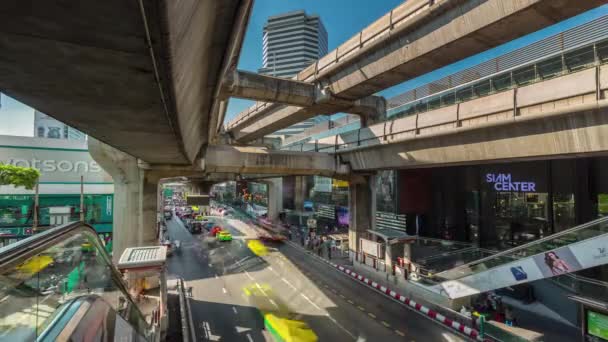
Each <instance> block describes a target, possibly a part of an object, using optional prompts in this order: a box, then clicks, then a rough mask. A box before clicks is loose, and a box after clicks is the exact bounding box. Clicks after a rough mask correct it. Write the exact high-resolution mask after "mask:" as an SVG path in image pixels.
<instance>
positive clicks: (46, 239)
mask: <svg viewBox="0 0 608 342" xmlns="http://www.w3.org/2000/svg"><path fill="white" fill-rule="evenodd" d="M81 227H88V228H90V229H91V230H92V231H93V232H95V229H94V228H92V227H91V226H89V225H87V224H85V223H82V222H70V223H66V224H63V225H60V226H57V227H54V228H51V229H49V230H46V231H44V232H42V233H38V234H34V235H32V236H30V237H28V238H26V239H23V240H20V241H17V242H15V243H12V244H10V245H8V246H5V247H2V248H0V269H2V268H4V267H5V266H6V264H13V261H14V260H16V259H17V258H23V257H27V256H30V255H36V254H38V253H39V252H41V251H40V249H42V248H44V247H50V246H52V245H53V243H55V242H58V240H61V238H62V237H63V236H65V235H66V234H69V233H71V232H74V231H76V230H78V229H79V228H81ZM95 235H97V233H96V232H95Z"/></svg>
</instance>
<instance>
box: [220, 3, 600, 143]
mask: <svg viewBox="0 0 608 342" xmlns="http://www.w3.org/2000/svg"><path fill="white" fill-rule="evenodd" d="M602 4H604V1H601V0H589V1H584V2H581V1H575V0H560V1H550V0H530V1H518V2H508V3H506V2H504V1H502V0H487V1H478V0H443V1H441V0H440V1H436V0H418V1H414V0H411V1H407V2H405V3H403V4H402V5H400V6H398V7H396V8H395V9H393V10H392V11H391V12H389V13H387V14H386V15H384V16H383V17H382V18H380V19H378V20H377V21H376V22H374V23H372V24H371V25H370V26H368V27H367V28H366V29H364V30H363V31H361V32H359V33H358V34H356V35H355V36H354V37H352V38H351V39H349V40H348V41H346V42H345V43H344V44H342V45H341V46H339V47H338V48H337V49H336V50H334V51H332V52H330V53H329V54H327V55H326V56H324V57H323V58H321V59H319V60H318V61H317V62H316V63H314V64H312V65H311V66H310V67H308V68H307V69H305V70H303V71H302V72H300V73H299V74H298V75H297V77H296V80H297V81H305V82H311V83H313V84H314V85H315V86H316V87H317V88H319V89H323V90H324V92H325V93H327V94H329V95H330V96H331V97H332V98H334V99H340V100H342V101H351V103H352V101H356V100H360V99H364V98H366V97H368V96H370V95H372V94H374V93H376V92H378V91H380V90H383V89H386V88H388V87H391V86H393V85H396V84H398V83H401V82H404V81H406V80H409V79H412V78H414V77H417V76H420V75H423V74H425V73H428V72H430V71H432V70H435V69H438V68H440V67H443V66H445V65H448V64H450V63H453V62H456V61H458V60H461V59H463V58H466V57H468V56H472V55H474V54H477V53H479V52H482V51H485V50H487V49H489V48H492V47H495V46H497V45H500V44H502V43H504V42H507V41H510V40H512V39H515V38H517V37H520V36H523V35H525V34H527V33H530V32H533V31H536V30H538V29H541V28H543V27H546V26H549V25H551V24H554V23H557V22H559V21H561V20H564V19H566V18H569V17H571V16H574V15H576V14H579V13H582V12H584V11H586V10H588V9H591V8H594V7H597V6H600V5H602ZM345 111H348V109H346V110H345ZM317 114H327V113H326V108H322V107H321V105H317V104H313V105H310V106H280V105H272V104H269V103H256V105H255V106H253V107H252V108H250V109H248V110H246V111H244V112H242V113H240V114H239V115H238V116H237V117H236V118H235V119H234V120H233V121H232V122H230V123H229V124H228V125H227V127H226V130H227V131H228V132H229V133H230V134H231V136H232V137H233V138H234V139H236V140H237V141H239V142H248V141H251V140H254V139H256V138H259V137H261V136H264V135H265V134H269V133H272V132H274V131H276V130H278V129H281V128H284V127H287V126H289V125H291V124H294V123H297V122H300V121H303V120H306V119H308V118H310V117H313V116H315V115H317Z"/></svg>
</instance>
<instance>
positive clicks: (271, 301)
mask: <svg viewBox="0 0 608 342" xmlns="http://www.w3.org/2000/svg"><path fill="white" fill-rule="evenodd" d="M268 300H269V301H270V304H272V305H274V307H275V308H277V309H278V308H279V306H278V305H277V303H275V301H274V300H272V299H268Z"/></svg>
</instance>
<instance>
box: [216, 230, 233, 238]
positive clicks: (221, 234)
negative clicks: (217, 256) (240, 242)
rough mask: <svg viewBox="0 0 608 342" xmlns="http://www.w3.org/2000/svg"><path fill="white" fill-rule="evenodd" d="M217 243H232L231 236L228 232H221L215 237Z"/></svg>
mask: <svg viewBox="0 0 608 342" xmlns="http://www.w3.org/2000/svg"><path fill="white" fill-rule="evenodd" d="M216 237H217V239H218V240H219V241H232V234H230V232H228V231H225V230H222V231H220V232H219V233H217V235H216Z"/></svg>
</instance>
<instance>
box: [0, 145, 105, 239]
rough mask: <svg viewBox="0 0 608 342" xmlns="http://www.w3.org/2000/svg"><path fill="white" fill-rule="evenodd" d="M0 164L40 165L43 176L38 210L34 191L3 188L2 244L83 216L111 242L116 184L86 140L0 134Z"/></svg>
mask: <svg viewBox="0 0 608 342" xmlns="http://www.w3.org/2000/svg"><path fill="white" fill-rule="evenodd" d="M0 163H5V164H10V165H16V166H25V167H33V168H37V169H39V170H40V174H41V175H40V179H39V187H38V190H39V191H38V208H37V210H34V206H35V202H36V195H35V191H34V190H26V189H24V188H15V187H12V186H0V244H2V245H6V244H10V243H13V242H16V241H18V240H20V239H23V238H26V237H28V236H31V235H32V234H35V233H37V232H40V231H43V230H45V229H48V228H51V227H53V226H57V225H60V224H63V223H67V222H73V221H79V220H80V219H81V216H84V221H85V222H86V223H88V224H90V225H91V226H93V227H94V228H95V229H96V230H97V232H98V234H99V235H100V238H102V240H103V241H104V242H105V243H110V245H111V239H112V217H113V210H114V208H113V199H114V194H113V193H114V185H113V182H112V178H111V177H110V176H109V175H108V174H107V173H106V172H105V171H104V170H103V169H102V168H101V167H100V166H99V165H98V164H97V163H96V162H95V161H94V160H93V159H92V157H91V155H90V154H89V152H88V149H87V143H86V141H80V140H61V139H46V138H30V137H14V136H0ZM81 192H82V199H83V203H82V204H83V210H81ZM81 211H82V212H81ZM35 213H36V214H37V227H36V229H33V225H34V221H35V220H34V214H35Z"/></svg>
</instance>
